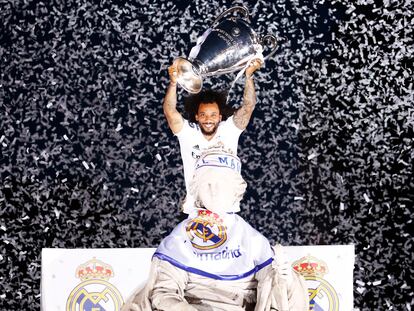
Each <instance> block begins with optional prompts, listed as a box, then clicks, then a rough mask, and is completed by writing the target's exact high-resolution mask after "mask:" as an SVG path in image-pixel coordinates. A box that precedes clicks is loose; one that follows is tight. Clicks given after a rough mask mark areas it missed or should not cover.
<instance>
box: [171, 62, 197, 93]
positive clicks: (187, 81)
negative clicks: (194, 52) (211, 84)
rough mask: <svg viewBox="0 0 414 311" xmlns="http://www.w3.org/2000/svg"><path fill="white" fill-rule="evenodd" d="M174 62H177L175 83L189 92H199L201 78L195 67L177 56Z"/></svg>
mask: <svg viewBox="0 0 414 311" xmlns="http://www.w3.org/2000/svg"><path fill="white" fill-rule="evenodd" d="M175 63H176V64H177V83H178V84H179V85H181V87H182V88H183V89H185V90H186V91H187V92H189V93H192V94H197V93H199V92H200V91H201V88H202V87H203V80H202V78H201V77H200V75H199V74H198V72H197V69H196V67H195V66H194V65H193V64H192V63H191V62H190V61H188V60H186V59H185V58H182V57H179V58H177V59H176V60H175Z"/></svg>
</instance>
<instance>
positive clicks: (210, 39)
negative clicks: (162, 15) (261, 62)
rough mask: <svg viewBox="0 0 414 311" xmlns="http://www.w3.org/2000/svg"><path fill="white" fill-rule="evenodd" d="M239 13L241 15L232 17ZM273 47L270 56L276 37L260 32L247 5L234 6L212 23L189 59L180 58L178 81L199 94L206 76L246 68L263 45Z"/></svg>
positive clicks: (178, 59)
mask: <svg viewBox="0 0 414 311" xmlns="http://www.w3.org/2000/svg"><path fill="white" fill-rule="evenodd" d="M233 12H237V13H241V14H242V15H243V17H242V18H236V17H234V16H229V15H230V14H231V13H233ZM265 45H270V46H271V49H272V50H271V52H270V53H269V54H268V55H266V56H265V57H264V59H267V58H269V57H270V56H272V55H273V54H274V53H275V52H276V48H277V40H276V37H275V36H273V35H265V36H263V35H259V34H257V33H256V32H255V31H254V30H253V29H252V27H251V25H250V20H249V11H248V10H247V8H246V7H244V6H235V7H232V8H230V9H228V10H226V11H224V12H223V13H222V14H220V15H219V16H218V17H217V18H216V20H215V21H214V22H213V24H212V26H211V27H210V28H208V29H207V31H206V32H205V33H204V34H203V35H202V36H201V37H200V38H199V39H198V42H197V44H196V45H195V46H194V47H193V48H192V49H191V52H190V55H189V57H188V58H184V57H179V58H177V59H176V60H175V63H176V65H177V82H178V84H180V85H181V87H183V88H184V89H185V90H186V91H187V92H189V93H193V94H196V93H198V92H200V91H201V89H202V87H203V78H205V77H208V76H217V75H221V74H225V73H230V72H234V71H240V70H242V69H244V68H245V67H246V66H247V64H248V62H249V61H250V60H252V59H253V58H255V57H258V55H260V56H262V51H263V47H264V46H265Z"/></svg>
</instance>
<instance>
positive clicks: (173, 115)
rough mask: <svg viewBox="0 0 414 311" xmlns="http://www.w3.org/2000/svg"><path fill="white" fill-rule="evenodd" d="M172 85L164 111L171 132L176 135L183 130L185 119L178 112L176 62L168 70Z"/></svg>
mask: <svg viewBox="0 0 414 311" xmlns="http://www.w3.org/2000/svg"><path fill="white" fill-rule="evenodd" d="M168 74H169V76H170V84H169V86H168V88H167V93H166V94H165V97H164V102H163V105H162V107H163V109H164V115H165V118H166V119H167V122H168V126H169V127H170V129H171V131H172V132H173V133H174V134H176V133H178V132H179V131H181V129H182V128H183V124H184V119H183V117H182V115H181V113H179V112H178V111H177V66H176V64H175V62H174V63H173V64H172V65H171V66H170V67H169V68H168Z"/></svg>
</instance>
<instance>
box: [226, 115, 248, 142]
mask: <svg viewBox="0 0 414 311" xmlns="http://www.w3.org/2000/svg"><path fill="white" fill-rule="evenodd" d="M223 123H224V124H223V126H224V127H225V128H226V131H228V132H229V133H231V134H232V135H235V136H237V137H238V136H240V134H241V133H242V132H243V131H244V130H241V129H239V128H238V127H237V126H236V124H234V119H233V116H230V117H229V118H227V120H226V121H224V122H223Z"/></svg>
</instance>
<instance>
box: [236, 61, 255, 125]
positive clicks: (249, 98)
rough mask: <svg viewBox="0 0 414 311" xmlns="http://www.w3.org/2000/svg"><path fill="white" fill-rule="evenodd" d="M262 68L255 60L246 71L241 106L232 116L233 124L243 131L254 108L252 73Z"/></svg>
mask: <svg viewBox="0 0 414 311" xmlns="http://www.w3.org/2000/svg"><path fill="white" fill-rule="evenodd" d="M260 66H262V61H261V60H260V59H255V60H253V62H252V63H251V64H250V66H249V67H247V69H246V83H245V86H244V93H243V104H242V105H241V106H240V107H239V108H238V109H237V110H236V112H235V113H234V116H233V121H234V124H235V125H236V126H237V127H238V128H239V129H241V130H244V129H245V128H246V127H247V125H248V124H249V121H250V118H251V116H252V113H253V110H254V107H255V106H256V91H255V89H254V81H253V73H254V72H255V71H256V70H257V69H259V68H260Z"/></svg>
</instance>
